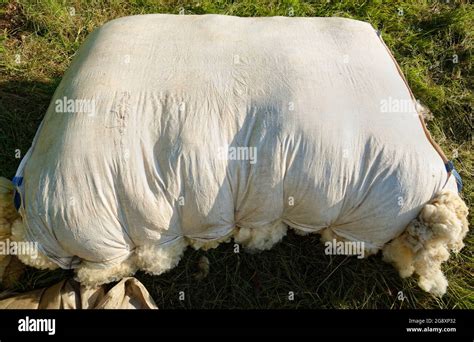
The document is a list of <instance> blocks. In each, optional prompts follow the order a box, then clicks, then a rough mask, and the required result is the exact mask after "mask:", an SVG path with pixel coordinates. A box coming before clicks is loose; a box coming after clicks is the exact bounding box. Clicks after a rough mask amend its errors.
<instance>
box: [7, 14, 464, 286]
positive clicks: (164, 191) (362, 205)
mask: <svg viewBox="0 0 474 342" xmlns="http://www.w3.org/2000/svg"><path fill="white" fill-rule="evenodd" d="M17 177H20V178H21V177H22V178H21V179H22V184H21V186H18V187H17V192H18V193H19V194H20V197H21V199H22V202H21V206H20V209H19V213H20V215H21V220H19V221H12V220H13V219H14V213H11V212H10V209H9V207H8V208H7V204H8V203H10V201H11V198H10V197H8V196H7V197H8V198H7V197H5V196H4V197H5V198H4V197H2V201H3V202H2V206H3V207H1V208H2V214H1V215H3V216H1V217H2V221H1V223H2V224H4V222H9V223H8V224H7V225H8V229H11V227H12V222H17V224H16V229H13V231H14V232H15V234H14V235H15V236H17V239H20V240H21V239H23V240H27V241H35V242H37V243H38V246H39V251H40V256H39V257H38V260H32V258H30V260H28V257H25V258H23V259H22V261H23V262H25V263H27V264H32V265H34V266H36V267H40V268H54V267H62V268H75V269H76V272H77V273H76V274H77V275H76V277H77V279H78V280H80V281H81V282H82V283H84V284H94V285H95V284H102V283H106V282H110V281H112V280H118V279H120V278H122V277H126V276H128V275H131V274H133V273H134V272H136V271H137V270H139V269H141V270H144V271H146V272H149V273H152V274H161V273H163V272H165V271H167V270H169V269H170V268H172V267H174V266H176V265H177V264H178V262H179V260H180V258H181V256H182V254H183V252H184V250H185V248H186V247H187V246H193V247H195V248H204V249H206V248H213V247H216V246H217V245H218V244H219V243H221V242H224V241H228V240H229V239H231V238H234V240H235V241H236V242H237V243H241V244H243V245H244V246H245V247H247V248H248V249H250V250H265V249H269V248H271V247H272V246H273V245H275V244H276V243H277V242H279V241H280V240H281V239H282V238H283V237H284V236H285V234H286V231H287V228H288V227H290V228H292V229H294V230H296V231H298V232H299V233H301V234H309V233H320V234H322V236H323V239H329V238H331V239H333V238H334V239H338V240H341V241H357V242H363V243H364V246H365V247H364V248H365V249H366V251H367V253H366V254H367V255H370V254H374V253H376V252H377V251H379V250H381V249H384V254H385V258H386V260H387V261H390V262H392V263H394V265H395V266H396V267H397V268H398V269H399V270H400V273H401V275H402V276H409V275H411V274H413V273H416V274H418V275H419V276H420V285H421V287H422V288H423V289H425V290H426V291H429V292H432V293H434V294H437V295H439V294H442V293H444V292H445V290H446V280H445V279H444V276H443V275H442V273H441V271H440V264H441V262H443V261H445V260H446V259H447V257H448V255H449V251H450V250H455V251H456V250H459V248H460V247H461V245H462V239H463V237H464V236H465V234H466V231H467V221H466V219H465V217H466V215H467V208H466V207H465V205H464V203H463V202H462V200H461V199H460V197H459V195H458V193H457V188H456V181H455V179H454V178H453V176H452V175H451V176H449V174H448V172H447V171H446V169H445V165H444V162H443V159H442V158H441V156H440V154H439V153H438V151H437V150H436V149H435V148H434V146H433V145H432V144H431V142H430V141H429V139H427V136H426V135H425V132H424V129H423V126H422V122H421V121H420V117H419V114H418V112H417V109H416V105H415V102H414V100H413V98H412V95H411V93H410V90H409V89H408V87H407V85H406V83H405V82H404V80H403V77H402V75H401V74H400V72H399V70H398V68H397V65H396V63H395V62H394V60H393V59H392V57H391V54H390V52H389V51H388V50H387V48H386V47H385V45H384V44H383V42H382V40H381V39H380V37H379V36H378V35H377V33H376V31H375V30H374V28H373V27H372V26H371V25H370V24H368V23H364V22H360V21H355V20H350V19H341V18H283V17H272V18H237V17H229V16H218V15H204V16H174V15H143V16H133V17H125V18H120V19H117V20H113V21H111V22H109V23H107V24H105V25H104V26H102V27H101V28H99V29H97V30H95V31H94V32H93V33H91V34H90V35H89V37H88V38H87V40H86V41H85V42H84V44H83V45H82V47H81V48H80V49H79V51H78V52H77V54H76V56H75V58H74V60H73V62H72V64H71V66H70V68H69V70H68V71H67V72H66V74H65V75H64V77H63V80H62V82H61V83H60V85H59V87H58V89H57V90H56V92H55V94H54V97H53V99H52V102H51V105H50V106H49V108H48V111H47V113H46V115H45V117H44V119H43V122H42V125H41V127H40V128H39V129H38V132H37V135H36V137H35V140H34V142H33V145H32V147H31V149H30V152H29V153H28V156H27V158H25V160H24V161H23V162H22V167H21V168H20V169H19V172H18V174H17ZM20 178H18V179H20ZM2 196H3V195H2ZM430 202H431V204H429V203H430ZM5 203H7V204H5ZM5 208H7V209H5ZM420 212H421V214H420ZM414 220H415V221H414ZM4 225H5V224H4ZM2 227H4V226H2ZM5 227H6V225H5ZM2 229H3V228H2ZM8 229H6V230H8Z"/></svg>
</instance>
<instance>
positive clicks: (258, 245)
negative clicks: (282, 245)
mask: <svg viewBox="0 0 474 342" xmlns="http://www.w3.org/2000/svg"><path fill="white" fill-rule="evenodd" d="M287 229H288V227H287V225H285V224H283V223H282V224H278V225H274V226H273V227H269V228H259V229H253V228H236V231H235V234H234V241H235V242H237V243H239V244H241V245H242V246H244V248H246V249H247V250H249V251H250V252H255V251H264V250H268V249H270V248H272V247H273V246H274V245H275V244H276V243H278V242H280V241H281V240H282V239H283V237H284V236H285V235H286V231H287Z"/></svg>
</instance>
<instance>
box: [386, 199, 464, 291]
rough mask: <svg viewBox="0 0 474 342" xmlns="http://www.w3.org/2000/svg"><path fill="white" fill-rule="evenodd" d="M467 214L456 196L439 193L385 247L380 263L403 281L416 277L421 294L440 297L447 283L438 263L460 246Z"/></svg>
mask: <svg viewBox="0 0 474 342" xmlns="http://www.w3.org/2000/svg"><path fill="white" fill-rule="evenodd" d="M467 215H468V208H467V206H466V204H465V203H464V202H463V200H462V199H461V197H459V195H458V194H457V193H455V192H452V191H450V190H443V191H441V192H440V193H438V194H437V195H436V196H435V198H434V199H433V200H432V201H431V202H430V203H428V204H426V205H425V206H424V207H423V209H422V210H421V212H420V214H419V215H418V217H417V218H416V219H414V220H413V221H412V222H411V223H410V224H409V225H408V226H407V228H406V229H405V231H404V232H403V233H402V234H401V235H400V236H398V237H397V238H395V239H394V240H392V241H391V242H390V243H388V244H387V245H385V247H384V248H383V256H384V260H385V261H387V262H390V263H392V264H393V265H394V266H395V267H396V268H397V270H398V271H399V273H400V276H401V277H403V278H405V277H409V276H411V275H413V274H417V275H418V276H419V279H418V285H419V286H420V287H421V288H422V289H423V290H424V291H427V292H429V293H431V294H433V295H435V296H442V295H443V294H445V293H446V288H447V286H448V281H447V280H446V277H445V276H444V274H443V272H442V271H441V264H442V263H443V262H445V261H447V260H448V258H449V255H450V252H454V253H457V252H459V251H460V250H461V249H462V248H463V247H464V243H463V239H464V237H465V236H466V234H467V232H468V221H467Z"/></svg>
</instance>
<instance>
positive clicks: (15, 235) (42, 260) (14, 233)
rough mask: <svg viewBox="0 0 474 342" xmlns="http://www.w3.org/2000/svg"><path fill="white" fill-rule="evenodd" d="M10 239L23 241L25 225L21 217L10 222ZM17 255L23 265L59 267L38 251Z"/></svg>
mask: <svg viewBox="0 0 474 342" xmlns="http://www.w3.org/2000/svg"><path fill="white" fill-rule="evenodd" d="M11 239H12V241H16V242H21V241H25V225H24V224H23V221H22V219H21V217H19V218H17V219H16V220H15V221H14V222H13V224H12V230H11ZM17 257H18V259H19V260H20V261H21V262H22V263H24V264H25V265H28V266H31V267H35V268H38V269H40V270H55V269H57V268H59V266H58V265H57V264H55V263H54V262H52V261H51V260H50V259H49V258H48V257H47V256H46V255H44V254H43V253H41V252H40V251H36V253H35V254H18V255H17Z"/></svg>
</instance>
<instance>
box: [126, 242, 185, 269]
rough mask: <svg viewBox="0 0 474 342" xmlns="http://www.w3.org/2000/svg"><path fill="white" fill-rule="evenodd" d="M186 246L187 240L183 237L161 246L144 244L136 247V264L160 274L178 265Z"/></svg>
mask: <svg viewBox="0 0 474 342" xmlns="http://www.w3.org/2000/svg"><path fill="white" fill-rule="evenodd" d="M186 247H187V241H186V240H185V239H184V238H178V239H177V240H176V241H173V242H170V243H168V244H166V245H162V246H156V245H152V244H146V245H143V246H140V247H137V248H136V249H135V254H136V255H137V266H138V268H139V269H141V270H143V271H145V272H147V273H150V274H154V275H159V274H162V273H164V272H166V271H168V270H170V269H172V268H173V267H175V266H176V265H178V263H179V260H180V259H181V257H182V256H183V253H184V250H185V249H186Z"/></svg>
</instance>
